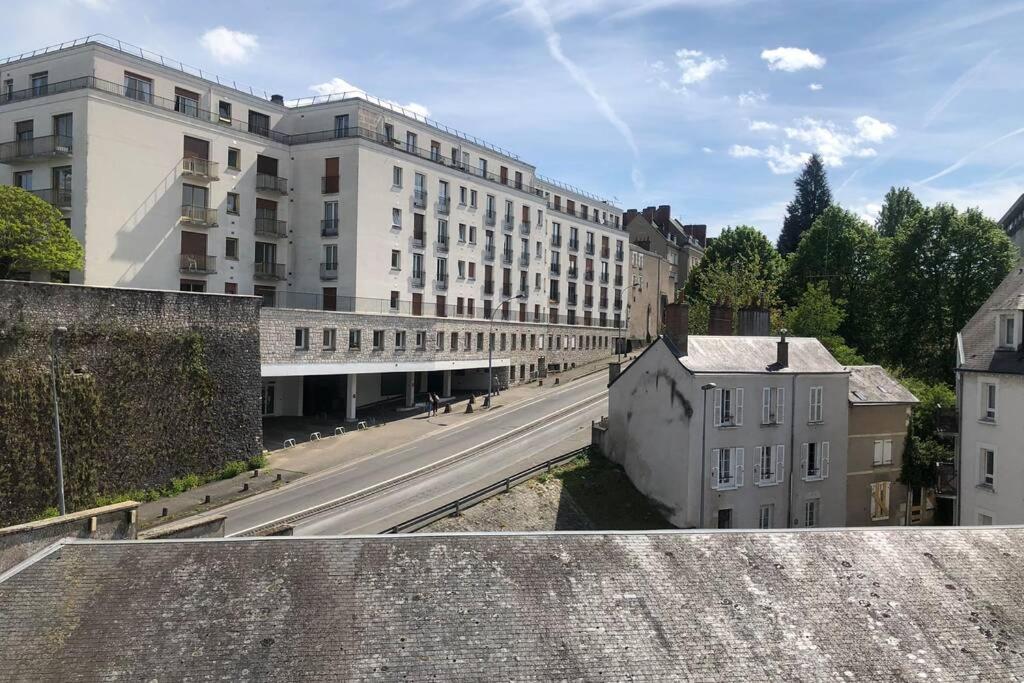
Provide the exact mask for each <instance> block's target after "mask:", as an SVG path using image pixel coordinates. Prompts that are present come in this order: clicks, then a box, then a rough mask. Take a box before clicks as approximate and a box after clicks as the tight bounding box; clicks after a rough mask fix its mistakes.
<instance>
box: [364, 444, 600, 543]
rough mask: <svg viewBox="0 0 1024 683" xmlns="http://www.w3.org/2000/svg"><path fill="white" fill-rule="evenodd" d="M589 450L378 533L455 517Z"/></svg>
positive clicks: (519, 474)
mask: <svg viewBox="0 0 1024 683" xmlns="http://www.w3.org/2000/svg"><path fill="white" fill-rule="evenodd" d="M591 448H592V447H591V446H589V445H587V446H584V447H583V448H580V449H578V450H575V451H570V452H569V453H563V454H562V455H559V456H556V457H554V458H551V459H550V460H545V461H544V462H542V463H538V464H536V465H534V466H533V467H528V468H527V469H525V470H522V471H520V472H516V473H515V474H512V475H509V476H507V477H505V478H504V479H502V480H501V481H497V482H495V483H493V484H491V485H490V486H485V487H483V488H482V489H477V490H476V491H473V492H472V493H469V494H466V495H465V496H462V497H461V498H458V499H456V500H453V501H452V502H450V503H448V504H446V505H442V506H440V507H436V508H434V509H433V510H430V511H429V512H424V513H423V514H422V515H417V516H416V517H413V518H412V519H410V520H407V521H405V522H401V523H400V524H396V525H395V526H393V527H391V528H389V529H386V530H384V531H382V532H380V533H381V534H400V533H402V532H406V531H416V530H417V529H422V528H423V527H425V526H427V525H428V524H431V523H433V522H436V521H437V520H439V519H444V518H445V517H451V516H452V515H457V514H459V513H461V512H462V511H463V510H466V509H467V508H471V507H473V506H474V505H476V504H477V503H482V502H483V501H485V500H487V499H488V498H493V497H494V496H496V495H498V494H499V493H507V492H508V491H510V490H512V487H513V486H517V485H519V484H522V483H523V482H524V481H528V480H530V479H533V478H534V477H535V476H537V475H538V474H540V473H541V472H550V471H551V470H552V469H554V467H555V466H556V465H562V464H564V463H567V462H571V461H573V460H575V459H576V458H579V457H581V456H584V455H587V456H589V455H590V452H591V450H590V449H591Z"/></svg>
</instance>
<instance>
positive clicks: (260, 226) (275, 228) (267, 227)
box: [255, 216, 288, 237]
mask: <svg viewBox="0 0 1024 683" xmlns="http://www.w3.org/2000/svg"><path fill="white" fill-rule="evenodd" d="M255 232H256V234H257V235H261V236H263V237H287V236H288V224H287V223H286V222H285V221H279V220H277V219H276V218H271V217H269V216H257V217H256V230H255Z"/></svg>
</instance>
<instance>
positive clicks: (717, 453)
mask: <svg viewBox="0 0 1024 683" xmlns="http://www.w3.org/2000/svg"><path fill="white" fill-rule="evenodd" d="M719 457H721V449H719V448H712V449H711V460H712V462H713V463H714V465H713V466H712V468H711V488H713V489H716V490H717V489H718V459H719Z"/></svg>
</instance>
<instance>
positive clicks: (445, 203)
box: [437, 195, 452, 214]
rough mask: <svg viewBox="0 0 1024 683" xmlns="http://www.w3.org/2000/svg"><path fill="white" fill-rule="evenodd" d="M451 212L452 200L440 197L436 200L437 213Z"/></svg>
mask: <svg viewBox="0 0 1024 683" xmlns="http://www.w3.org/2000/svg"><path fill="white" fill-rule="evenodd" d="M451 210H452V198H451V197H447V196H443V195H442V196H440V197H438V198H437V212H438V213H443V214H447V213H449V212H450V211H451Z"/></svg>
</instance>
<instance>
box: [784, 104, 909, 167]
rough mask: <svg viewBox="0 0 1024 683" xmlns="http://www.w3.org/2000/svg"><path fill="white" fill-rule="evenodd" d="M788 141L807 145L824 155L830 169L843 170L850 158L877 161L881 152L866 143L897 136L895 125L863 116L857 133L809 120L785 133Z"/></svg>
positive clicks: (828, 123) (800, 120)
mask: <svg viewBox="0 0 1024 683" xmlns="http://www.w3.org/2000/svg"><path fill="white" fill-rule="evenodd" d="M784 130H785V133H786V137H788V138H789V139H790V140H795V141H797V142H801V143H803V144H804V145H805V146H807V147H809V148H811V149H812V150H813V151H815V152H817V153H818V154H820V155H821V158H822V161H824V162H825V163H826V164H827V165H829V166H842V165H843V160H844V159H846V158H847V157H851V156H852V157H859V158H864V157H873V156H875V155H876V154H877V151H876V150H875V149H874V148H872V147H869V146H867V145H865V144H864V143H867V142H873V143H878V142H882V141H884V140H885V139H886V138H889V137H892V136H893V135H895V134H896V127H895V126H893V125H892V124H891V123H885V122H884V121H879V120H878V119H876V118H874V117H872V116H859V117H857V118H856V119H855V120H854V130H853V131H849V130H844V129H843V128H841V127H840V126H837V125H836V124H834V123H832V122H831V121H821V120H818V119H813V118H811V117H809V116H805V117H804V118H802V119H797V120H796V121H795V122H794V125H793V126H787V127H786V128H785V129H784Z"/></svg>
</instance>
